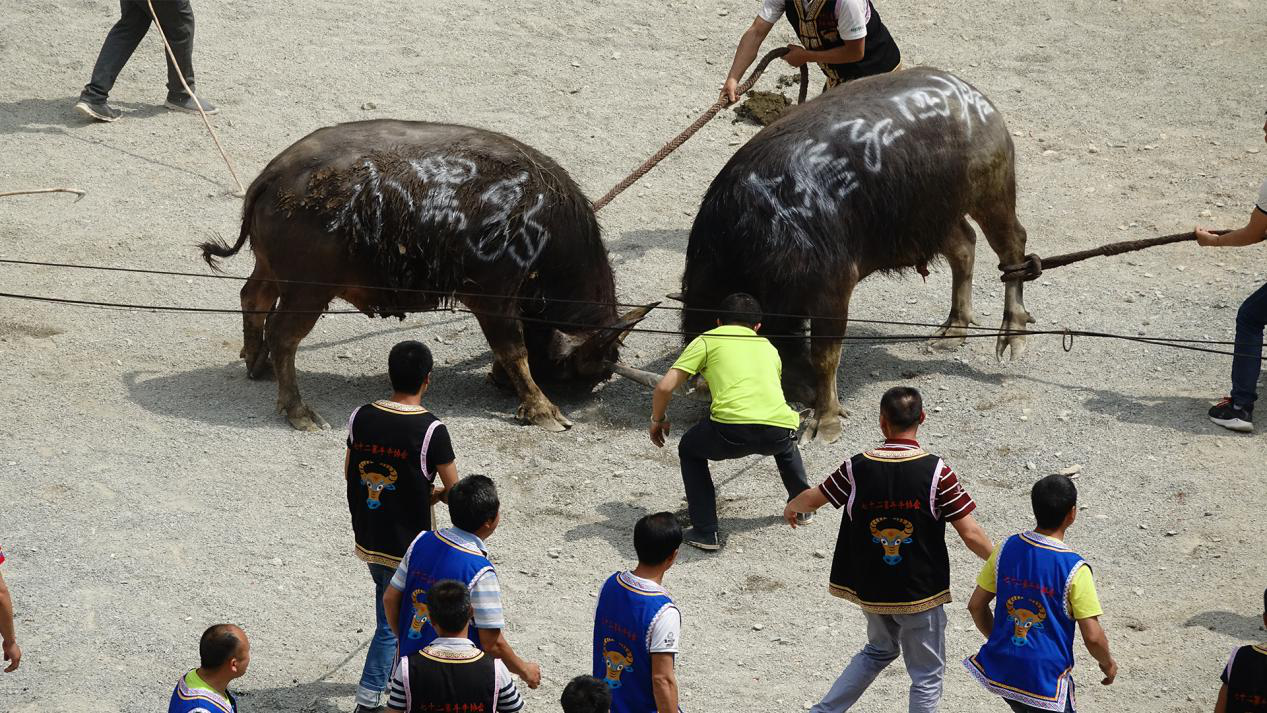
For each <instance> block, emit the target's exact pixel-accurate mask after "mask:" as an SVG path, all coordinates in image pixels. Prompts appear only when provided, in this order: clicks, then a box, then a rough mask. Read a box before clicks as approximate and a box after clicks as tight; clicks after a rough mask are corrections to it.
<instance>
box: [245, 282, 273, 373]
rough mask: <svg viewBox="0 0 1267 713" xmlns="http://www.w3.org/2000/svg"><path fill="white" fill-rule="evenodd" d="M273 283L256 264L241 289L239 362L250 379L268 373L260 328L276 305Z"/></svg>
mask: <svg viewBox="0 0 1267 713" xmlns="http://www.w3.org/2000/svg"><path fill="white" fill-rule="evenodd" d="M277 297H278V291H277V283H276V282H275V281H274V280H273V274H272V272H271V271H270V270H268V268H266V267H264V265H263V263H260V262H256V263H255V270H254V271H253V272H252V273H251V277H250V279H248V280H247V281H246V284H245V285H243V286H242V354H241V356H242V358H243V359H244V360H246V373H247V376H249V377H250V378H252V379H258V378H260V377H261V376H264V373H265V371H266V370H267V369H268V366H269V363H268V345H267V344H265V342H264V325H265V322H266V321H267V320H268V315H269V313H270V311H271V310H272V309H273V306H274V305H275V304H276V303H277Z"/></svg>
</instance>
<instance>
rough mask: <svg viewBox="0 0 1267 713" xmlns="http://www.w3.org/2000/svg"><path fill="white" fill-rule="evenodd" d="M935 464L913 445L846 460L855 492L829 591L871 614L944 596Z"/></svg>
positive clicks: (945, 557) (919, 607)
mask: <svg viewBox="0 0 1267 713" xmlns="http://www.w3.org/2000/svg"><path fill="white" fill-rule="evenodd" d="M940 466H941V459H940V458H938V457H937V456H935V455H932V454H931V453H928V452H927V451H924V450H922V449H919V448H916V449H912V450H872V451H867V452H865V453H859V454H858V455H856V456H854V457H853V458H852V459H850V464H849V467H850V470H851V474H852V479H853V492H852V494H851V496H850V498H849V503H848V504H847V505H846V513H845V516H844V517H842V518H841V519H840V534H839V536H837V538H836V555H835V558H834V559H833V560H832V566H831V593H832V594H834V595H836V596H838V597H841V598H843V599H848V600H849V601H851V602H854V603H855V604H858V605H859V606H861V607H862V608H863V610H864V611H868V612H871V613H873V614H917V613H919V612H923V611H928V610H929V609H933V608H935V607H938V606H941V605H942V604H945V603H946V602H949V601H950V556H949V554H948V553H947V552H946V523H945V522H944V521H943V520H941V519H940V518H939V517H937V516H936V515H935V514H934V510H933V508H934V506H935V501H934V498H935V497H936V493H934V491H933V487H934V483H933V478H934V477H935V476H936V475H937V472H938V470H939V469H940Z"/></svg>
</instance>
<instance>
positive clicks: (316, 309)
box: [264, 290, 334, 431]
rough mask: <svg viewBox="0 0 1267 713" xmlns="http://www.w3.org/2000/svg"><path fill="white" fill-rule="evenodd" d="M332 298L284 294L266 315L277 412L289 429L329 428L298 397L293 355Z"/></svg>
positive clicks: (306, 292)
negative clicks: (290, 426)
mask: <svg viewBox="0 0 1267 713" xmlns="http://www.w3.org/2000/svg"><path fill="white" fill-rule="evenodd" d="M333 298H334V295H332V294H328V293H321V294H318V293H315V292H312V291H306V290H305V291H298V292H297V293H287V294H283V295H282V297H281V301H280V302H279V303H278V305H277V310H276V311H274V312H273V313H272V314H270V315H269V317H268V325H267V328H266V329H265V330H264V340H265V342H266V344H267V347H268V351H269V358H270V359H271V360H272V362H273V373H274V374H276V375H277V411H278V413H282V414H285V416H286V420H287V421H290V425H292V426H294V427H295V428H297V429H299V430H300V431H319V430H321V429H323V428H329V427H330V424H328V423H326V421H325V419H323V418H321V416H320V415H319V414H318V413H317V412H316V411H313V410H312V409H311V408H309V407H308V405H307V404H305V403H304V402H303V399H301V398H300V396H299V382H298V379H297V378H296V374H295V352H296V351H297V350H298V349H299V342H301V341H303V338H304V337H306V336H308V333H309V332H311V331H312V328H313V325H315V324H316V323H317V320H318V319H319V318H320V317H321V312H322V310H324V309H325V308H326V306H327V305H329V304H330V300H331V299H333Z"/></svg>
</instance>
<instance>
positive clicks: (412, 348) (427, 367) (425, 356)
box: [387, 340, 434, 394]
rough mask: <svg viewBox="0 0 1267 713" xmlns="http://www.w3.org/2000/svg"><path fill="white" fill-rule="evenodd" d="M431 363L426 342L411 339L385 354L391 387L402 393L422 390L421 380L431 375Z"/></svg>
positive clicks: (429, 351)
mask: <svg viewBox="0 0 1267 713" xmlns="http://www.w3.org/2000/svg"><path fill="white" fill-rule="evenodd" d="M433 364H434V361H433V360H432V358H431V350H430V349H428V348H427V345H426V344H423V343H422V342H415V341H413V340H409V341H405V342H401V343H400V344H397V345H396V346H394V347H392V351H391V353H390V354H388V355H387V375H388V376H389V377H391V380H392V388H393V389H395V390H396V391H398V392H400V393H402V394H416V393H418V392H419V391H422V382H424V381H426V380H427V377H428V376H430V375H431V367H432V365H433Z"/></svg>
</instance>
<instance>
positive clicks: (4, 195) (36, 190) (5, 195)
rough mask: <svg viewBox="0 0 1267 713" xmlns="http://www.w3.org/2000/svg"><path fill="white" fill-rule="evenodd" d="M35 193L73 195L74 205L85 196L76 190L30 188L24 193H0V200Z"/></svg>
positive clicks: (83, 192)
mask: <svg viewBox="0 0 1267 713" xmlns="http://www.w3.org/2000/svg"><path fill="white" fill-rule="evenodd" d="M37 193H74V194H75V202H76V203H78V202H79V199H80V198H83V197H84V196H85V195H87V192H86V191H81V190H79V189H78V188H31V189H27V190H25V191H5V192H4V193H0V198H8V197H9V196H31V195H35V194H37Z"/></svg>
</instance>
